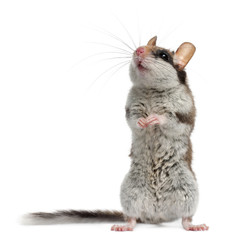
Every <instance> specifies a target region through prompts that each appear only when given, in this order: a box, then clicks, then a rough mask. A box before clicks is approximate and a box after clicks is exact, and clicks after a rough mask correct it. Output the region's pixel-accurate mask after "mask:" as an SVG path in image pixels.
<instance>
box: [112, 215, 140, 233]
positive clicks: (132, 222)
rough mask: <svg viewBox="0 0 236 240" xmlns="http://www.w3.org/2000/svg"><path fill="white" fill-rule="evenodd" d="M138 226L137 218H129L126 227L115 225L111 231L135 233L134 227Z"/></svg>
mask: <svg viewBox="0 0 236 240" xmlns="http://www.w3.org/2000/svg"><path fill="white" fill-rule="evenodd" d="M135 225H136V219H135V218H129V219H128V222H127V224H126V225H113V226H112V227H111V231H120V232H124V231H133V230H134V227H135Z"/></svg>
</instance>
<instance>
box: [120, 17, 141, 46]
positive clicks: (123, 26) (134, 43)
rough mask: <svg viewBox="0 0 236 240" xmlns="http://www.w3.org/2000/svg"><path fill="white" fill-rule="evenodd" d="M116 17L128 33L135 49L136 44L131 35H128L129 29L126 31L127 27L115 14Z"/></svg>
mask: <svg viewBox="0 0 236 240" xmlns="http://www.w3.org/2000/svg"><path fill="white" fill-rule="evenodd" d="M116 19H117V21H118V22H119V23H120V25H121V26H122V27H123V28H124V30H125V31H126V33H127V34H128V36H129V38H130V40H131V41H132V43H133V44H134V47H135V49H137V47H136V44H135V42H134V40H133V38H132V36H131V35H130V33H129V31H128V30H127V28H126V27H125V25H124V24H123V23H122V22H121V21H120V19H119V18H118V17H117V16H116Z"/></svg>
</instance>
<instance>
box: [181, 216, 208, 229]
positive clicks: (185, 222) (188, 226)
mask: <svg viewBox="0 0 236 240" xmlns="http://www.w3.org/2000/svg"><path fill="white" fill-rule="evenodd" d="M182 225H183V228H184V229H185V230H187V231H207V230H208V229H209V227H208V226H207V225H206V224H199V225H193V224H192V219H191V218H182Z"/></svg>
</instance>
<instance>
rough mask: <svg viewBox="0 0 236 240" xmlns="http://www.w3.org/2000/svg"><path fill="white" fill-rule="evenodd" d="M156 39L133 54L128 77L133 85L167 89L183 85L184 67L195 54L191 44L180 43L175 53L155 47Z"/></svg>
mask: <svg viewBox="0 0 236 240" xmlns="http://www.w3.org/2000/svg"><path fill="white" fill-rule="evenodd" d="M156 40H157V37H156V36H155V37H153V38H152V39H151V40H149V42H148V44H147V45H146V46H141V47H139V48H137V49H136V51H135V52H134V53H133V58H132V61H131V64H130V77H131V81H132V82H133V83H134V85H137V86H140V87H150V88H158V89H168V88H172V87H175V86H177V85H179V84H185V81H186V73H185V71H184V68H185V66H186V65H187V64H188V62H189V60H190V59H191V58H192V56H193V54H194V52H195V49H196V48H195V46H194V45H193V44H192V43H189V42H184V43H182V44H181V45H180V46H179V48H178V49H177V51H176V52H172V51H169V50H167V49H165V48H161V47H158V46H156Z"/></svg>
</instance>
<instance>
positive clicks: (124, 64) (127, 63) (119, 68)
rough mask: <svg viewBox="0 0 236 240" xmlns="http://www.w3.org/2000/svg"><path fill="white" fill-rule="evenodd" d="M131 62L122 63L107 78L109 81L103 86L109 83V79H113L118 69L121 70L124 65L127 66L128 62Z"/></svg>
mask: <svg viewBox="0 0 236 240" xmlns="http://www.w3.org/2000/svg"><path fill="white" fill-rule="evenodd" d="M129 63H130V62H125V63H124V64H122V65H121V66H120V67H118V68H117V69H116V70H115V71H114V72H113V73H112V74H111V75H110V76H109V78H108V79H107V81H106V82H105V83H104V84H103V87H104V86H105V85H106V84H107V82H108V81H109V79H111V78H112V77H113V76H114V75H115V74H116V73H117V72H118V71H120V70H121V69H122V68H123V67H125V66H126V65H127V64H129Z"/></svg>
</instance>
